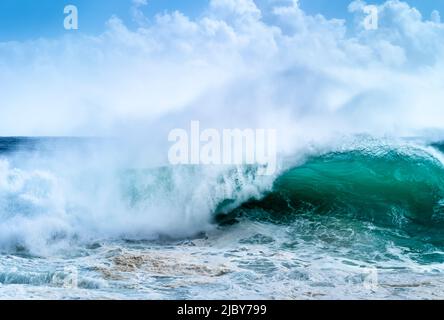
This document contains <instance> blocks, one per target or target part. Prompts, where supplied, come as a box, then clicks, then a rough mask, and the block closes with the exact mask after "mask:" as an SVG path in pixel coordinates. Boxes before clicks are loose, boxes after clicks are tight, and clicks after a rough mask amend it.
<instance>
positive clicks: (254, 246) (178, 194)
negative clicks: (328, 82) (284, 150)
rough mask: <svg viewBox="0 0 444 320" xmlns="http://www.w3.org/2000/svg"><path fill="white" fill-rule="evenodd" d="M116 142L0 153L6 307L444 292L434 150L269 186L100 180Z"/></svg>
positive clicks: (396, 152) (128, 173)
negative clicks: (100, 158) (16, 301)
mask: <svg viewBox="0 0 444 320" xmlns="http://www.w3.org/2000/svg"><path fill="white" fill-rule="evenodd" d="M115 144H116V141H108V140H106V141H103V140H94V139H85V138H83V139H80V138H2V139H0V146H1V148H0V149H1V161H0V208H1V215H0V217H1V218H0V231H1V232H0V235H1V236H0V248H1V256H0V283H1V286H0V292H1V293H0V296H1V297H2V298H37V299H38V298H42V299H46V298H57V299H60V298H61V299H89V298H99V299H100V298H102V299H105V298H106V299H108V298H120V299H191V298H198V299H199V298H205V299H206V298H212V299H213V298H214V299H217V298H226V297H227V296H230V297H231V298H239V299H240V298H252V299H253V298H256V299H264V298H270V299H278V298H279V299H322V298H338V299H344V298H390V299H403V298H415V297H417V296H418V295H421V296H422V297H425V298H439V297H442V295H443V294H444V289H443V288H444V287H443V283H442V279H443V272H444V268H443V264H442V263H443V259H444V251H443V248H444V238H443V236H442V234H443V233H442V230H443V228H444V208H443V206H444V203H443V200H444V187H443V186H444V184H443V179H444V166H443V162H442V159H443V157H444V155H443V154H442V153H441V150H442V145H441V144H439V143H427V144H426V143H423V144H422V143H419V142H418V139H414V140H413V141H412V140H408V141H405V140H402V141H399V140H397V141H387V140H384V141H381V140H375V139H371V138H368V137H357V138H354V139H350V140H349V141H348V142H347V143H344V144H343V145H342V146H341V147H340V148H333V149H332V150H329V151H323V152H321V153H310V154H307V155H306V156H305V157H303V159H302V158H300V157H298V160H297V162H296V163H295V162H294V161H296V160H295V159H294V158H291V159H286V160H285V161H283V163H285V165H283V168H282V169H281V171H280V173H279V174H277V175H276V176H274V177H269V176H263V175H258V174H257V168H255V167H254V166H244V167H242V166H232V167H226V168H225V167H224V168H220V167H218V166H216V167H211V166H210V167H205V166H197V167H193V166H191V167H188V166H184V167H177V166H162V167H153V168H140V167H139V168H134V167H125V166H122V165H123V163H119V165H117V164H116V163H114V164H113V165H115V167H111V166H110V165H108V166H107V167H106V170H104V169H103V163H102V164H101V165H97V166H95V165H94V161H93V158H94V157H93V156H91V155H92V154H94V153H95V151H97V150H99V151H100V154H101V155H103V154H106V152H110V150H114V151H113V152H115V149H114V148H115V147H116V145H115ZM93 150H94V151H93ZM67 152H69V157H67V156H66V154H67ZM61 154H63V155H64V157H65V159H71V161H72V163H70V162H69V161H68V160H65V163H54V161H53V160H54V159H60V157H61ZM82 159H83V162H81V161H82ZM86 160H87V161H86ZM79 162H81V163H82V164H81V165H79ZM73 163H76V166H75V167H73ZM69 168H71V169H69ZM112 168H113V169H112ZM190 186H192V187H190ZM369 281H370V282H369ZM374 281H377V283H374Z"/></svg>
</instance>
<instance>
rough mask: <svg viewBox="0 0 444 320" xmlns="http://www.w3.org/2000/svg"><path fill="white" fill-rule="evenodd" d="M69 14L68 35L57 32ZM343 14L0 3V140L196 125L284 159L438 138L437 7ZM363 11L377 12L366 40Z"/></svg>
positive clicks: (442, 83)
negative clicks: (290, 152) (343, 144)
mask: <svg viewBox="0 0 444 320" xmlns="http://www.w3.org/2000/svg"><path fill="white" fill-rule="evenodd" d="M333 3H334V5H333ZM67 4H74V5H76V6H77V7H78V10H79V30H70V31H68V30H64V28H63V20H64V14H63V8H64V6H65V5H67ZM349 4H350V3H349V1H345V0H336V1H331V0H192V1H191V0H190V1H184V0H171V1H167V0H147V1H144V0H70V1H69V2H67V1H66V2H65V1H62V0H40V1H35V0H1V1H0V136H16V135H26V136H48V135H50V136H53V135H55V136H59V135H70V136H73V135H74V136H79V135H81V136H110V135H111V136H115V135H119V136H120V135H122V134H128V133H131V132H132V133H133V135H135V136H150V137H153V136H159V137H160V138H159V139H164V140H165V137H167V135H168V130H171V129H174V128H178V127H179V128H183V127H184V126H186V125H187V123H188V124H189V123H190V121H191V120H199V121H201V122H203V123H205V124H206V126H207V127H211V128H233V127H234V128H264V129H266V128H270V129H277V128H278V129H279V130H281V131H282V132H284V135H285V136H286V137H287V138H286V139H282V140H281V141H284V142H285V143H283V147H284V148H287V147H288V148H290V146H291V144H292V143H293V142H295V141H300V140H301V139H302V140H303V139H306V140H310V139H323V138H326V137H330V136H333V134H338V133H339V134H350V133H368V134H372V135H388V134H395V135H403V136H404V135H408V136H411V135H418V134H419V133H421V132H424V131H427V130H436V129H441V128H442V127H443V124H442V119H443V118H444V108H443V107H442V101H444V90H443V88H444V23H443V21H442V19H441V18H440V15H439V14H438V12H436V11H435V12H434V14H433V17H431V13H432V11H433V10H439V11H441V13H442V12H444V8H443V6H444V2H443V1H430V0H421V1H416V0H408V1H399V0H390V1H378V2H375V1H370V0H369V1H367V2H365V1H363V0H355V1H353V2H352V5H349ZM367 4H377V5H378V15H379V24H378V28H376V29H374V30H368V29H366V28H365V18H366V13H365V8H366V5H367ZM416 6H417V9H415V8H416ZM338 19H339V20H338ZM340 19H345V20H344V21H343V20H340ZM287 143H288V145H287V146H286V144H287Z"/></svg>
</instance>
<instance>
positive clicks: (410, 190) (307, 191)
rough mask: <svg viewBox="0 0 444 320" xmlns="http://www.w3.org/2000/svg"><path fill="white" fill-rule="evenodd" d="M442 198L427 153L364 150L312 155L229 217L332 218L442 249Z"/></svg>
mask: <svg viewBox="0 0 444 320" xmlns="http://www.w3.org/2000/svg"><path fill="white" fill-rule="evenodd" d="M443 199H444V167H443V165H442V163H441V162H440V161H439V160H438V159H437V158H436V157H435V156H433V155H432V154H431V153H429V152H427V151H424V150H422V149H412V148H400V149H390V148H376V149H373V148H370V149H360V150H354V151H347V152H334V153H329V154H325V155H322V156H318V157H313V158H311V159H309V160H308V161H307V162H306V163H305V164H304V165H302V166H298V167H295V168H292V169H290V170H288V171H287V172H285V173H284V174H283V175H281V176H280V177H279V178H278V179H277V180H276V181H275V183H274V188H273V191H272V192H271V193H269V194H268V195H267V196H266V197H264V198H263V199H262V200H260V201H250V202H248V203H246V204H244V205H243V206H242V207H241V208H238V209H237V210H235V211H234V212H233V213H232V214H231V215H230V217H231V218H233V216H237V217H238V216H239V215H247V216H248V217H250V218H254V219H262V220H263V219H265V220H270V221H273V222H275V223H285V222H288V221H293V220H294V219H297V217H299V216H300V215H311V216H312V217H318V218H320V216H333V217H337V218H338V219H342V220H343V221H346V220H347V219H348V220H350V219H351V220H356V221H358V222H360V223H361V222H370V223H372V224H373V225H375V226H378V227H386V228H392V229H394V230H402V231H405V232H407V233H408V234H409V235H410V236H412V237H413V238H420V239H422V240H424V241H426V242H432V243H434V244H439V245H444V237H443V236H442V233H443V232H442V231H444V214H443V213H444V203H443ZM219 219H220V221H224V222H226V221H227V217H224V218H221V217H219ZM337 227H338V226H336V228H337Z"/></svg>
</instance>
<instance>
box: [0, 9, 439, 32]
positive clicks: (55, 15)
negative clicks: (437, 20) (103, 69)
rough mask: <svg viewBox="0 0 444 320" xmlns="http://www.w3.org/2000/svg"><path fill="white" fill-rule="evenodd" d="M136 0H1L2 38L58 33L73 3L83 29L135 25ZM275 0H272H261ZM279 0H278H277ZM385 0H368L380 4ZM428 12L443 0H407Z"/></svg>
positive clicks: (334, 12) (330, 14) (333, 13)
mask: <svg viewBox="0 0 444 320" xmlns="http://www.w3.org/2000/svg"><path fill="white" fill-rule="evenodd" d="M132 1H133V0H39V1H35V0H2V1H0V41H17V40H25V39H35V38H40V37H56V36H60V35H61V34H63V33H64V32H66V31H65V30H64V28H63V8H64V7H65V6H66V5H68V4H74V5H76V6H77V7H78V9H79V16H80V22H79V23H80V27H79V30H80V31H81V32H84V33H100V32H102V31H103V30H104V28H105V23H106V21H108V19H109V18H110V17H111V16H113V15H116V16H118V17H119V18H121V19H122V20H123V21H125V22H126V23H127V24H128V25H130V26H134V24H133V23H134V19H133V16H132V13H131V3H132ZM260 1H262V2H264V1H273V0H260ZM275 1H276V0H275ZM147 2H148V5H147V6H144V7H143V9H142V10H143V12H144V14H145V15H146V16H147V17H148V18H149V19H151V20H152V18H153V16H154V15H155V14H157V13H162V12H165V11H175V10H178V11H180V12H183V13H184V14H186V15H187V16H190V17H195V16H198V15H200V14H202V12H203V11H204V10H205V8H206V7H207V5H208V2H209V0H148V1H147ZM350 2H351V0H334V1H332V0H300V7H301V8H302V9H303V10H304V11H306V12H307V13H308V14H317V13H320V14H323V15H324V16H325V17H327V18H341V19H350V17H351V15H350V13H349V12H348V11H347V6H348V4H349V3H350ZM382 2H383V0H379V1H368V3H369V4H380V3H382ZM406 2H407V3H409V4H410V5H412V6H414V7H416V8H418V9H419V10H420V11H421V12H422V13H423V14H424V15H426V16H429V15H430V13H431V12H432V11H433V10H438V11H440V12H444V1H441V0H406Z"/></svg>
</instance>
